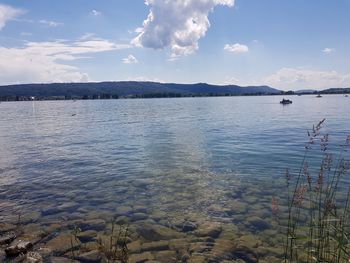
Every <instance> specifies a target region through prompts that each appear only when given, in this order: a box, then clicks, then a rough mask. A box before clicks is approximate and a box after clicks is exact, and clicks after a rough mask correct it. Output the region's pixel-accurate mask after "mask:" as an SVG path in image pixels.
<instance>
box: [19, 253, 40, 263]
mask: <svg viewBox="0 0 350 263" xmlns="http://www.w3.org/2000/svg"><path fill="white" fill-rule="evenodd" d="M42 262H43V258H42V256H41V255H40V254H39V253H38V252H28V254H27V256H26V258H25V259H24V261H23V263H42Z"/></svg>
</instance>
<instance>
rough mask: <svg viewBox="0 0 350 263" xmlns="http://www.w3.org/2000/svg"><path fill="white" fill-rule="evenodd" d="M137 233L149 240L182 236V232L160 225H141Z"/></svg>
mask: <svg viewBox="0 0 350 263" xmlns="http://www.w3.org/2000/svg"><path fill="white" fill-rule="evenodd" d="M137 232H138V234H139V235H140V236H141V237H142V238H144V239H146V240H149V241H159V240H169V239H176V238H181V237H183V234H181V233H179V232H177V231H175V230H173V229H171V228H168V227H165V226H161V225H141V226H140V227H139V228H138V229H137Z"/></svg>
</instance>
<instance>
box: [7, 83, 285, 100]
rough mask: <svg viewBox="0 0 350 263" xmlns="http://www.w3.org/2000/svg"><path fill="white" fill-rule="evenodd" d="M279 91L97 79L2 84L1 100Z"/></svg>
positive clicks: (255, 87)
mask: <svg viewBox="0 0 350 263" xmlns="http://www.w3.org/2000/svg"><path fill="white" fill-rule="evenodd" d="M279 93H281V91H280V90H277V89H274V88H271V87H268V86H249V87H241V86H236V85H225V86H220V85H210V84H206V83H197V84H175V83H158V82H137V81H120V82H98V83H92V82H89V83H52V84H19V85H7V86H0V99H1V100H15V99H16V100H22V99H24V100H25V99H27V98H29V97H31V96H33V97H36V98H37V99H52V98H53V99H71V98H77V99H90V98H118V97H182V96H234V95H265V94H279Z"/></svg>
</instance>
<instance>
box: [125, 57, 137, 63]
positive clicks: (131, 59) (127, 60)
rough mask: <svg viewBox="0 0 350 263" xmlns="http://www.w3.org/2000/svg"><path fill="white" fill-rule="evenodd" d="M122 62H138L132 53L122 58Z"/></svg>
mask: <svg viewBox="0 0 350 263" xmlns="http://www.w3.org/2000/svg"><path fill="white" fill-rule="evenodd" d="M123 63H124V64H137V63H139V61H138V60H137V59H136V58H135V57H134V56H133V55H129V56H127V57H126V58H123Z"/></svg>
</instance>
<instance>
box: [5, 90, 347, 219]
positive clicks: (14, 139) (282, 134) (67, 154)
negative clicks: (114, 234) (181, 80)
mask: <svg viewBox="0 0 350 263" xmlns="http://www.w3.org/2000/svg"><path fill="white" fill-rule="evenodd" d="M281 99H282V97H279V96H267V97H217V98H178V99H176V98H172V99H144V100H96V101H76V102H73V101H43V102H39V101H34V102H9V103H1V104H0V147H1V148H0V149H1V150H0V202H1V203H2V205H0V216H1V218H2V219H4V220H6V219H7V218H10V217H11V216H12V215H13V214H15V213H16V212H18V211H22V213H23V214H25V213H26V212H28V211H31V212H32V211H38V212H40V213H42V215H41V217H40V219H38V222H47V221H49V220H54V219H57V218H60V217H62V216H65V217H66V219H67V220H70V219H72V220H73V219H76V218H79V217H85V216H87V214H88V213H93V212H96V211H109V212H110V214H113V213H118V211H119V210H118V209H120V207H129V208H130V209H131V210H132V209H135V208H136V207H143V208H145V209H144V210H146V212H145V213H146V214H148V215H150V218H152V214H154V213H157V212H164V213H166V214H167V216H168V217H169V218H170V219H171V218H175V217H181V216H183V217H186V216H188V217H198V218H208V220H210V218H211V219H212V218H215V219H216V220H223V221H225V220H230V222H234V223H235V224H238V225H239V224H242V220H244V218H245V216H249V213H250V214H254V213H257V210H261V212H259V215H260V216H264V215H265V216H267V214H268V213H266V212H264V210H266V211H268V210H269V208H270V203H271V195H273V194H274V193H275V192H276V189H280V187H281V179H280V178H281V177H283V173H284V169H285V168H286V167H291V168H293V169H294V168H296V167H299V166H298V164H299V163H300V161H301V158H302V155H303V151H304V144H305V142H306V141H307V133H306V131H307V130H308V129H309V130H310V128H311V127H312V124H314V123H317V122H318V121H320V120H321V119H323V118H326V124H325V126H324V131H326V132H329V133H330V134H331V141H332V143H333V145H338V144H340V143H341V142H342V141H343V140H344V139H345V137H346V135H348V134H349V133H350V115H349V112H350V101H349V98H347V97H344V96H342V95H329V96H324V97H323V98H321V99H319V98H315V96H293V97H291V99H292V100H293V104H291V105H285V106H283V105H281V104H279V101H280V100H281ZM237 192H240V193H241V195H239V197H237V196H238V195H235V193H237ZM242 193H243V194H242ZM235 196H236V197H235ZM236 199H239V200H240V201H242V202H243V203H244V202H245V203H244V204H245V205H246V209H243V210H244V211H243V212H242V211H237V213H232V212H231V213H225V211H226V210H224V209H223V210H220V209H212V207H213V205H217V206H222V207H227V206H229V204H230V202H232V200H236ZM249 201H250V203H249ZM67 202H74V203H75V204H76V205H77V206H76V207H74V209H73V211H72V207H70V208H69V209H70V210H67V211H65V210H64V209H62V210H60V211H59V212H57V213H45V211H46V210H47V209H50V208H52V207H58V206H60V205H62V204H65V203H67ZM255 203H256V204H257V206H255V207H251V205H249V204H255ZM144 210H143V211H144ZM43 211H44V212H43ZM128 213H132V211H131V212H130V211H129V212H128ZM242 215H243V217H242ZM136 223H137V222H136Z"/></svg>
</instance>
